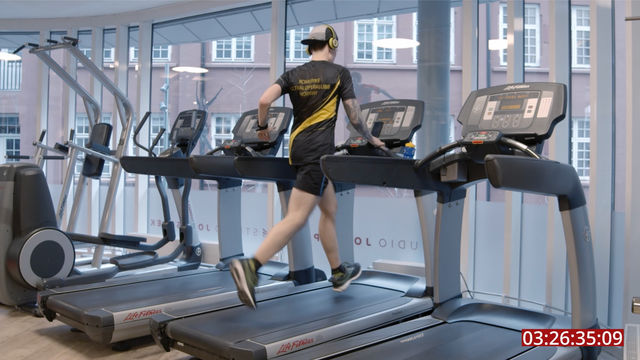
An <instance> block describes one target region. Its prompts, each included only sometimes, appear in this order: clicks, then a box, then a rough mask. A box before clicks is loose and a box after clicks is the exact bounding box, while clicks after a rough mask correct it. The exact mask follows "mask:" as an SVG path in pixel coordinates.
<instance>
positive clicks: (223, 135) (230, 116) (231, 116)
mask: <svg viewBox="0 0 640 360" xmlns="http://www.w3.org/2000/svg"><path fill="white" fill-rule="evenodd" d="M240 115H242V114H239V113H210V114H209V118H210V119H211V142H212V146H213V148H214V149H215V148H217V147H218V146H220V145H221V144H222V142H224V141H225V140H231V139H233V128H234V127H235V126H236V123H237V122H238V119H240ZM218 120H223V121H225V122H226V121H228V124H221V125H222V126H224V127H225V130H226V128H227V127H228V130H229V131H228V132H227V131H224V132H218V127H219V126H218V125H219V124H218ZM218 140H220V142H219V143H218Z"/></svg>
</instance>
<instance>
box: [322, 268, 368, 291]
mask: <svg viewBox="0 0 640 360" xmlns="http://www.w3.org/2000/svg"><path fill="white" fill-rule="evenodd" d="M361 273H362V269H361V268H360V264H358V263H350V262H343V263H342V264H340V266H339V267H338V269H336V270H332V271H331V278H330V279H329V281H331V283H332V284H333V290H334V291H344V290H345V289H346V288H347V287H349V284H351V281H353V280H355V279H357V278H358V276H360V274H361Z"/></svg>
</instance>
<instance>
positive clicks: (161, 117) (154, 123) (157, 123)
mask: <svg viewBox="0 0 640 360" xmlns="http://www.w3.org/2000/svg"><path fill="white" fill-rule="evenodd" d="M150 120H151V122H150V123H149V124H150V125H149V126H150V129H149V144H151V143H152V142H153V140H154V139H155V138H156V136H157V135H158V133H160V129H162V128H164V129H165V133H164V135H162V137H161V138H160V140H158V143H157V144H156V147H155V148H153V152H154V153H156V154H157V155H160V154H161V153H162V152H163V151H165V150H167V148H169V146H168V145H167V141H168V139H169V132H170V131H171V128H169V122H168V121H167V117H166V116H165V114H164V113H153V114H151V118H150ZM144 155H147V154H144Z"/></svg>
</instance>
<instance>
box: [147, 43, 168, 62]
mask: <svg viewBox="0 0 640 360" xmlns="http://www.w3.org/2000/svg"><path fill="white" fill-rule="evenodd" d="M151 57H152V59H153V60H164V61H169V59H170V58H171V49H170V48H169V45H158V46H154V47H153V50H152V51H151Z"/></svg>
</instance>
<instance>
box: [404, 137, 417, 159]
mask: <svg viewBox="0 0 640 360" xmlns="http://www.w3.org/2000/svg"><path fill="white" fill-rule="evenodd" d="M415 153H416V146H415V145H414V144H413V143H412V142H411V141H409V142H408V143H406V144H404V150H403V151H402V157H403V158H405V159H413V155H415Z"/></svg>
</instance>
